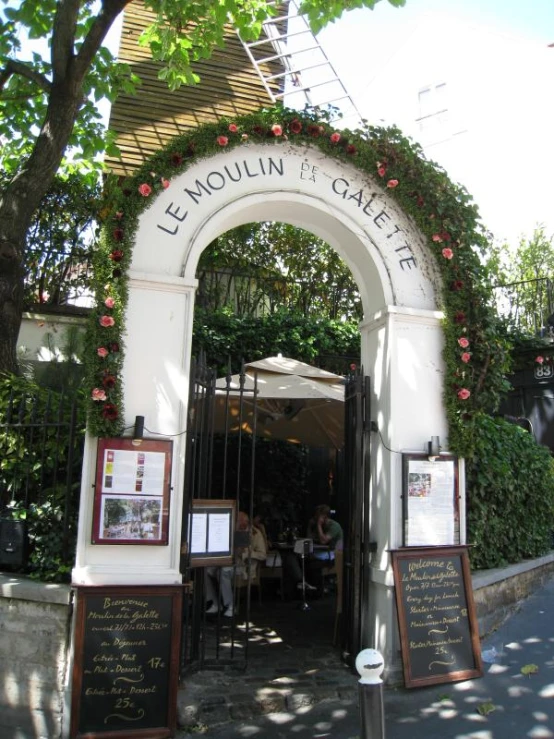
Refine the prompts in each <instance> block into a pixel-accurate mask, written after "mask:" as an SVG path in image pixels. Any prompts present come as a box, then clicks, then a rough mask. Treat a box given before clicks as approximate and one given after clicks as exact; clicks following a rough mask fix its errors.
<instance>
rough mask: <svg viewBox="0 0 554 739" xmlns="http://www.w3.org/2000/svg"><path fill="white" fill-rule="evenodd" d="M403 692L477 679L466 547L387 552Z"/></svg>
mask: <svg viewBox="0 0 554 739" xmlns="http://www.w3.org/2000/svg"><path fill="white" fill-rule="evenodd" d="M392 565H393V571H394V582H395V594H396V609H397V613H398V625H399V630H400V642H401V648H402V662H403V667H404V682H405V685H406V687H407V688H414V687H422V686H424V685H432V684H434V683H446V682H455V681H456V680H468V679H470V678H475V677H481V675H482V674H483V667H482V662H481V646H480V642H479V633H478V628H477V618H476V615H475V605H474V602H473V591H472V588H471V574H470V570H469V558H468V554H467V548H466V547H463V546H460V547H418V548H408V549H399V550H397V551H394V552H392Z"/></svg>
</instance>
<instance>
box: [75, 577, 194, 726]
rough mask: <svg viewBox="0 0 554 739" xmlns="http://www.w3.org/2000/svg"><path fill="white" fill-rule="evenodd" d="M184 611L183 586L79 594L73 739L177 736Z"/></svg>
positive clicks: (119, 588)
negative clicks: (182, 618) (180, 643)
mask: <svg viewBox="0 0 554 739" xmlns="http://www.w3.org/2000/svg"><path fill="white" fill-rule="evenodd" d="M181 609H182V587H181V586H169V585H168V586H142V587H138V586H137V587H135V586H86V587H81V586H79V587H78V588H77V610H76V623H75V659H74V666H73V680H72V698H71V739H95V738H96V737H102V738H105V739H134V738H136V737H139V736H141V737H148V739H164V738H165V737H170V736H174V734H175V730H176V723H177V717H176V712H177V687H178V677H179V641H180V635H181V615H182V614H181Z"/></svg>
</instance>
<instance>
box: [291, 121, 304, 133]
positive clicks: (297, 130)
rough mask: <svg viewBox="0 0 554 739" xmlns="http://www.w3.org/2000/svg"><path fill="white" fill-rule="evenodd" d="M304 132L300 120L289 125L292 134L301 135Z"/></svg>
mask: <svg viewBox="0 0 554 739" xmlns="http://www.w3.org/2000/svg"><path fill="white" fill-rule="evenodd" d="M301 130H302V124H301V123H300V121H299V120H298V118H295V119H294V120H292V121H291V122H290V123H289V131H290V132H291V133H300V131H301Z"/></svg>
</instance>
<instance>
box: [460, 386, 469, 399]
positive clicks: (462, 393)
mask: <svg viewBox="0 0 554 739" xmlns="http://www.w3.org/2000/svg"><path fill="white" fill-rule="evenodd" d="M470 395H471V393H470V392H469V390H468V389H467V388H466V387H463V388H462V389H461V390H458V398H460V400H467V399H468V398H469V396H470Z"/></svg>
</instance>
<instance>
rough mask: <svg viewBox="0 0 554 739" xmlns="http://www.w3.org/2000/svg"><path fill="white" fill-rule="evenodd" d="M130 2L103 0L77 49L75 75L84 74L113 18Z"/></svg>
mask: <svg viewBox="0 0 554 739" xmlns="http://www.w3.org/2000/svg"><path fill="white" fill-rule="evenodd" d="M131 2H132V0H103V2H102V10H101V11H100V12H99V13H98V15H97V16H96V18H95V19H94V22H93V24H92V25H91V27H90V29H89V32H88V33H87V35H86V38H85V39H84V41H83V44H82V46H81V48H80V49H79V53H78V55H77V59H76V65H75V73H76V75H77V77H84V76H85V74H86V73H87V71H88V69H89V67H90V65H91V63H92V60H93V59H94V57H95V56H96V54H97V52H98V49H99V48H100V46H101V45H102V42H103V41H104V39H105V38H106V35H107V33H108V31H109V30H110V28H111V27H112V25H113V23H114V21H115V19H116V18H117V16H118V15H119V14H120V13H122V12H123V10H124V9H125V8H126V7H127V5H130V4H131Z"/></svg>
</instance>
